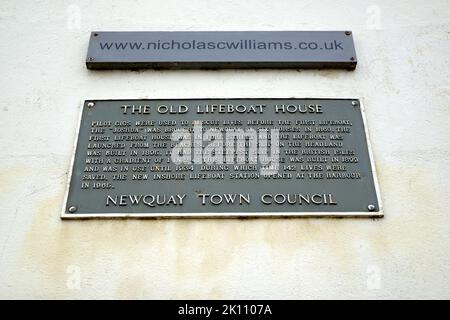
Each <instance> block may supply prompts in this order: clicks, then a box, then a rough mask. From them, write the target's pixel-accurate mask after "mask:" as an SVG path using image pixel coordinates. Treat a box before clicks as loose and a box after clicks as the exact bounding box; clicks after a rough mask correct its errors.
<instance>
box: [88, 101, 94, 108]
mask: <svg viewBox="0 0 450 320" xmlns="http://www.w3.org/2000/svg"><path fill="white" fill-rule="evenodd" d="M87 106H88V107H89V108H92V107H93V106H95V103H93V102H88V104H87Z"/></svg>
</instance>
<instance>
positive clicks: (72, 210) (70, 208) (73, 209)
mask: <svg viewBox="0 0 450 320" xmlns="http://www.w3.org/2000/svg"><path fill="white" fill-rule="evenodd" d="M77 209H78V208H77V207H75V206H70V207H69V212H70V213H74V212H75V211H77Z"/></svg>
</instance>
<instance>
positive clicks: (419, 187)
mask: <svg viewBox="0 0 450 320" xmlns="http://www.w3.org/2000/svg"><path fill="white" fill-rule="evenodd" d="M94 30H109V31H114V30H117V31H119V30H124V31H126V30H130V31H131V30H133V31H139V30H148V31H152V30H177V31H183V30H352V31H353V36H354V40H355V46H356V50H357V55H358V66H357V68H356V70H355V71H345V70H218V71H198V70H192V71H154V70H146V71H89V70H87V69H86V67H85V65H84V61H85V57H86V50H87V46H88V39H89V33H90V32H91V31H94ZM449 38H450V2H448V1H446V0H442V1H437V0H431V1H427V2H424V1H394V2H393V1H384V0H383V1H368V2H366V1H356V0H355V1H320V2H319V1H268V0H258V1H253V0H249V1H206V0H205V1H200V0H193V1H188V2H186V1H173V0H166V1H133V2H125V1H26V2H25V1H6V0H4V1H1V2H0V39H1V42H0V61H1V62H0V65H1V69H0V70H1V75H2V76H1V77H0V88H1V99H0V128H1V129H0V130H1V136H0V147H1V154H0V250H1V251H0V298H6V299H12V298H83V299H84V298H243V299H244V298H250V299H251V298H274V299H284V298H290V299H302V298H305V299H310V298H339V299H340V298H447V299H448V298H450V250H449V249H450V209H449V208H450V183H449V180H450V165H449V164H450V126H449V119H450V111H449V110H450V109H449V101H450V100H449V93H450V87H449V76H450V74H449V63H450V58H449V57H450V54H449V53H450V50H449V49H450V41H449V40H450V39H449ZM197 97H210V98H217V97H230V98H250V97H266V98H273V97H280V98H285V97H300V98H301V97H360V98H362V99H363V102H364V104H365V109H366V117H367V121H368V129H369V132H370V138H371V143H372V148H373V153H374V158H375V162H376V170H377V173H378V179H379V184H380V189H381V196H382V199H383V205H384V213H385V217H384V218H383V219H378V220H372V219H305V218H299V219H248V220H246V219H243V220H242V219H241V220H238V219H206V220H201V219H184V220H182V219H178V220H177V219H172V220H83V221H62V220H61V219H60V211H61V208H62V205H63V198H64V193H65V187H66V183H67V179H68V177H67V172H68V170H69V167H70V160H71V154H72V151H73V143H74V139H75V132H76V127H77V120H78V115H79V112H80V108H81V105H82V102H83V101H84V100H85V99H120V98H129V99H131V98H197Z"/></svg>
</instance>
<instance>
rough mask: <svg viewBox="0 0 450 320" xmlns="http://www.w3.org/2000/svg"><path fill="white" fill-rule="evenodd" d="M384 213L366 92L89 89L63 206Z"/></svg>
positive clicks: (70, 213)
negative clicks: (153, 95)
mask: <svg viewBox="0 0 450 320" xmlns="http://www.w3.org/2000/svg"><path fill="white" fill-rule="evenodd" d="M382 215H383V213H382V210H381V202H380V198H379V195H378V187H377V182H376V175H375V172H374V164H373V160H372V156H371V152H370V145H369V143H368V137H367V128H366V126H365V120H364V114H363V110H362V105H361V102H360V100H358V99H178V100H171V99H169V100H89V101H86V102H85V103H84V105H83V110H82V113H81V121H80V127H79V132H78V138H77V142H76V151H75V153H74V158H73V164H72V171H71V173H70V182H69V186H68V192H67V197H66V202H65V205H64V209H63V213H62V217H63V218H87V217H170V216H175V217H182V216H193V217H206V216H216V217H220V216H225V217H226V216H338V217H342V216H366V217H381V216H382Z"/></svg>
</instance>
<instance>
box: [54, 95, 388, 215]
mask: <svg viewBox="0 0 450 320" xmlns="http://www.w3.org/2000/svg"><path fill="white" fill-rule="evenodd" d="M253 99H255V100H286V99H291V100H297V99H298V100H356V101H358V104H359V107H360V110H361V117H362V120H363V125H364V133H365V136H366V144H367V152H368V153H369V159H370V167H371V169H372V170H371V171H372V178H373V183H374V187H375V195H376V198H377V201H378V211H373V212H372V211H352V212H345V211H343V212H337V211H335V212H333V211H329V212H211V213H205V212H201V213H195V212H174V213H152V214H149V213H66V208H67V201H68V198H69V189H70V182H71V181H72V173H73V166H74V162H75V156H76V151H77V144H78V138H79V134H80V129H81V120H82V117H83V111H84V108H85V105H86V103H88V102H94V103H96V102H99V101H129V100H148V101H157V100H253ZM383 217H384V207H383V203H382V199H381V192H380V187H379V183H378V178H377V172H376V167H375V161H374V157H373V152H372V146H371V141H370V136H369V129H368V126H367V119H366V114H365V107H364V104H363V98H361V97H357V98H355V97H353V98H342V97H338V98H336V97H306V98H298V97H288V98H283V97H277V98H260V97H259V98H258V97H250V98H133V99H86V100H84V101H83V103H82V105H81V108H80V111H79V115H78V125H77V129H76V135H75V141H74V145H73V148H72V155H71V161H70V168H69V170H68V172H67V183H66V188H65V195H64V201H63V207H62V209H61V215H60V218H61V219H64V220H65V219H68V220H72V219H81V220H86V219H108V218H109V219H129V218H132V219H166V218H169V219H170V218H191V219H192V218H194V219H195V218H202V219H205V218H209V219H226V218H239V219H259V218H383Z"/></svg>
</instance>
